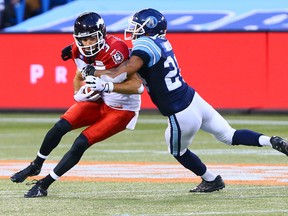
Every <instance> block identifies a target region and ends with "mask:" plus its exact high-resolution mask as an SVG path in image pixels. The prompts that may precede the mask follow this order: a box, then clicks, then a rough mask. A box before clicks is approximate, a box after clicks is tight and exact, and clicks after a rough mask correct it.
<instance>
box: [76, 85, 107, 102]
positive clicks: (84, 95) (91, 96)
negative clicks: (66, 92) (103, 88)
mask: <svg viewBox="0 0 288 216" xmlns="http://www.w3.org/2000/svg"><path fill="white" fill-rule="evenodd" d="M100 97H101V94H99V93H97V94H95V92H94V91H87V86H85V85H84V86H82V87H81V88H80V89H79V91H78V92H77V93H76V94H74V99H75V101H77V102H81V101H96V100H98V99H99V98H100Z"/></svg>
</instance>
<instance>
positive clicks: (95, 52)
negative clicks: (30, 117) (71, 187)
mask: <svg viewBox="0 0 288 216" xmlns="http://www.w3.org/2000/svg"><path fill="white" fill-rule="evenodd" d="M73 36H74V38H75V43H73V44H72V45H70V46H68V47H66V48H64V49H63V51H62V58H63V60H68V59H71V58H72V59H73V60H74V62H75V64H76V66H77V69H76V74H75V77H74V83H73V84H74V90H75V94H74V98H75V100H76V103H75V104H73V105H72V106H71V107H70V108H69V109H68V110H67V111H66V112H65V113H64V114H63V115H62V116H61V118H60V120H59V121H58V122H57V123H56V124H55V125H54V126H53V127H52V128H51V129H50V130H49V131H48V133H47V134H46V136H45V138H44V140H43V143H42V145H41V147H40V149H39V151H38V153H37V156H36V158H35V160H33V161H32V162H31V163H30V165H29V166H28V167H26V168H24V169H23V170H20V171H19V172H17V173H15V174H13V175H12V176H11V180H12V181H13V182H16V183H19V182H23V181H24V180H25V179H26V178H27V177H29V176H35V175H38V174H39V173H40V171H41V167H42V165H43V163H44V161H45V160H46V158H47V157H48V155H49V154H50V153H51V151H52V150H53V149H54V148H56V146H57V145H58V144H59V143H60V140H61V138H62V137H63V136H64V135H65V134H66V133H67V132H69V131H71V130H74V129H77V128H82V127H85V129H84V130H83V131H82V132H81V134H80V135H79V136H78V137H77V138H76V140H75V142H74V143H73V145H72V147H71V149H70V150H69V151H68V152H67V153H66V154H65V155H64V157H63V158H62V159H61V160H60V162H59V163H58V164H57V165H56V167H55V168H54V169H53V170H52V171H51V172H50V174H49V175H47V176H46V177H45V178H43V179H41V180H39V181H38V182H36V184H35V185H34V186H33V187H32V188H31V189H30V190H29V191H28V192H27V193H26V194H25V195H24V197H27V198H30V197H43V196H47V189H48V187H49V186H50V185H51V184H52V183H53V182H54V181H55V180H57V179H58V178H59V177H61V176H62V175H64V174H65V173H66V172H67V171H69V170H70V169H71V168H72V167H73V166H75V165H76V164H77V163H78V161H79V160H80V159H81V157H82V155H83V154H84V152H85V151H86V150H87V149H88V148H89V147H90V146H92V145H93V144H95V143H98V142H100V141H102V140H105V139H107V138H108V137H111V136H113V135H114V134H116V133H119V132H121V131H123V130H125V129H126V128H128V129H132V130H133V129H134V127H135V124H136V121H137V117H138V112H139V110H140V104H141V100H140V99H141V98H140V94H141V93H142V92H143V90H144V87H143V85H142V83H141V80H140V79H139V78H138V76H137V75H136V74H135V75H131V76H130V75H128V76H127V79H126V75H125V79H126V80H125V82H124V83H125V84H124V86H125V87H124V88H122V91H117V90H116V89H113V85H110V86H107V91H105V92H93V91H90V90H89V89H88V87H87V86H86V85H85V83H84V85H82V83H83V81H84V79H85V74H86V73H88V72H91V71H92V72H93V71H95V70H96V69H98V70H101V69H109V68H112V67H116V66H118V65H119V64H120V63H122V62H123V61H125V60H126V59H128V57H129V50H128V47H127V45H126V44H125V43H124V41H122V40H120V39H119V38H116V37H114V36H112V35H108V34H106V26H105V23H104V20H103V19H102V17H101V16H100V15H99V14H97V13H94V12H86V13H83V14H81V15H79V16H78V17H77V19H76V20H75V23H74V35H73ZM120 77H121V76H120ZM122 79H124V78H123V77H122V78H121V80H122ZM113 81H114V82H115V81H116V82H117V79H116V80H115V79H114V80H113Z"/></svg>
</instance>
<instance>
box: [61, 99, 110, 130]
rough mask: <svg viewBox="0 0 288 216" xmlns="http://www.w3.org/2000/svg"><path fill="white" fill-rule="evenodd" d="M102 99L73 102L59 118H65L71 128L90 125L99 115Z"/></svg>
mask: <svg viewBox="0 0 288 216" xmlns="http://www.w3.org/2000/svg"><path fill="white" fill-rule="evenodd" d="M103 104H104V103H103V101H102V100H98V101H96V102H77V103H74V104H73V105H72V106H71V107H70V108H69V109H68V110H67V111H66V112H65V113H64V114H63V115H62V116H61V118H64V119H66V120H67V121H68V122H69V123H70V124H71V125H72V128H73V129H76V128H80V127H83V126H87V125H91V124H93V123H94V122H96V121H97V119H98V118H100V116H101V107H102V106H103Z"/></svg>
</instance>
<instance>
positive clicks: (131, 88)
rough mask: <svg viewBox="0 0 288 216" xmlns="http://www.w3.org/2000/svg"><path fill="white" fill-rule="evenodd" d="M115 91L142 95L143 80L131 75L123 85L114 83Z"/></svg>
mask: <svg viewBox="0 0 288 216" xmlns="http://www.w3.org/2000/svg"><path fill="white" fill-rule="evenodd" d="M113 85H114V87H113V91H112V92H117V93H122V94H142V93H143V90H144V86H143V85H142V81H141V79H140V78H139V77H138V75H137V74H136V73H135V74H131V75H130V76H128V78H127V79H126V80H125V81H124V82H122V83H114V84H113Z"/></svg>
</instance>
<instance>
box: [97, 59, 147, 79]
mask: <svg viewBox="0 0 288 216" xmlns="http://www.w3.org/2000/svg"><path fill="white" fill-rule="evenodd" d="M143 64H144V61H143V60H142V58H140V57H138V56H136V55H132V56H131V57H130V59H128V60H126V61H124V62H122V63H121V64H120V65H119V66H118V67H116V68H111V69H109V70H104V71H98V70H97V71H95V73H94V76H97V77H100V76H101V75H108V76H109V77H112V78H115V77H117V76H119V75H120V74H123V73H127V76H128V77H129V76H131V74H136V73H137V72H138V71H139V70H140V68H141V67H142V66H143Z"/></svg>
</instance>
